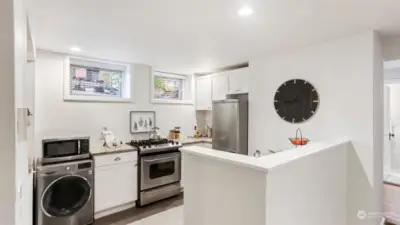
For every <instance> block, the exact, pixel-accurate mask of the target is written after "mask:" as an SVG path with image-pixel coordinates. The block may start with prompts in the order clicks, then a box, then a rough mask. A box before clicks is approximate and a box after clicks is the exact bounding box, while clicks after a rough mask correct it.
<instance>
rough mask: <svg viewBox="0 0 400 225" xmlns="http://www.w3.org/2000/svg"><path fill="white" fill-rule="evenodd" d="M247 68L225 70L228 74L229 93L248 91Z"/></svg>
mask: <svg viewBox="0 0 400 225" xmlns="http://www.w3.org/2000/svg"><path fill="white" fill-rule="evenodd" d="M248 73H249V68H242V69H236V70H230V71H227V72H226V74H227V75H228V76H229V93H230V94H235V93H248V92H249V74H248Z"/></svg>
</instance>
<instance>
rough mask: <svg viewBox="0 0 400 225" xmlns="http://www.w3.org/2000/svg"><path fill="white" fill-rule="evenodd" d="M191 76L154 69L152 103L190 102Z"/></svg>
mask: <svg viewBox="0 0 400 225" xmlns="http://www.w3.org/2000/svg"><path fill="white" fill-rule="evenodd" d="M192 80H193V79H192V76H191V75H181V74H173V73H166V72H160V71H155V72H153V74H152V79H151V87H152V103H167V104H168V103H170V104H192V99H193V98H192V90H193V88H192V85H193V84H192Z"/></svg>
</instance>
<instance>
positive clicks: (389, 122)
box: [383, 64, 400, 224]
mask: <svg viewBox="0 0 400 225" xmlns="http://www.w3.org/2000/svg"><path fill="white" fill-rule="evenodd" d="M383 166H384V169H383V178H384V180H383V190H384V217H385V219H386V222H387V224H400V64H399V67H398V68H391V69H389V70H388V69H387V68H385V86H384V151H383Z"/></svg>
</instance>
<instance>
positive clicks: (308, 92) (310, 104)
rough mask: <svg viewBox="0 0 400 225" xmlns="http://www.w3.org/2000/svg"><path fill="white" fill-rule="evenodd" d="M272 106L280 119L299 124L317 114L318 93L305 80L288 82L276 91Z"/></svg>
mask: <svg viewBox="0 0 400 225" xmlns="http://www.w3.org/2000/svg"><path fill="white" fill-rule="evenodd" d="M274 105H275V110H276V112H277V113H278V115H279V116H280V117H281V118H282V119H284V120H286V121H288V122H290V123H301V122H304V121H307V120H308V119H310V118H311V117H312V116H313V115H314V114H315V113H316V112H317V109H318V106H319V97H318V92H317V90H316V89H315V88H314V86H313V85H312V84H310V83H309V82H307V81H305V80H301V79H293V80H288V81H286V82H285V83H283V84H282V85H281V86H280V87H279V88H278V90H277V91H276V93H275V98H274Z"/></svg>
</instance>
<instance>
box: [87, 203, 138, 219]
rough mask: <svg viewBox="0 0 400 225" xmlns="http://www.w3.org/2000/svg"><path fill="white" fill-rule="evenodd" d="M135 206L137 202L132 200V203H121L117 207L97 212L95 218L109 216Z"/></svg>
mask: <svg viewBox="0 0 400 225" xmlns="http://www.w3.org/2000/svg"><path fill="white" fill-rule="evenodd" d="M135 206H136V204H135V202H130V203H127V204H124V205H120V206H117V207H113V208H109V209H105V210H102V211H99V212H96V213H95V214H94V218H95V219H99V218H101V217H105V216H109V215H111V214H114V213H118V212H121V211H124V210H127V209H130V208H133V207H135Z"/></svg>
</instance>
